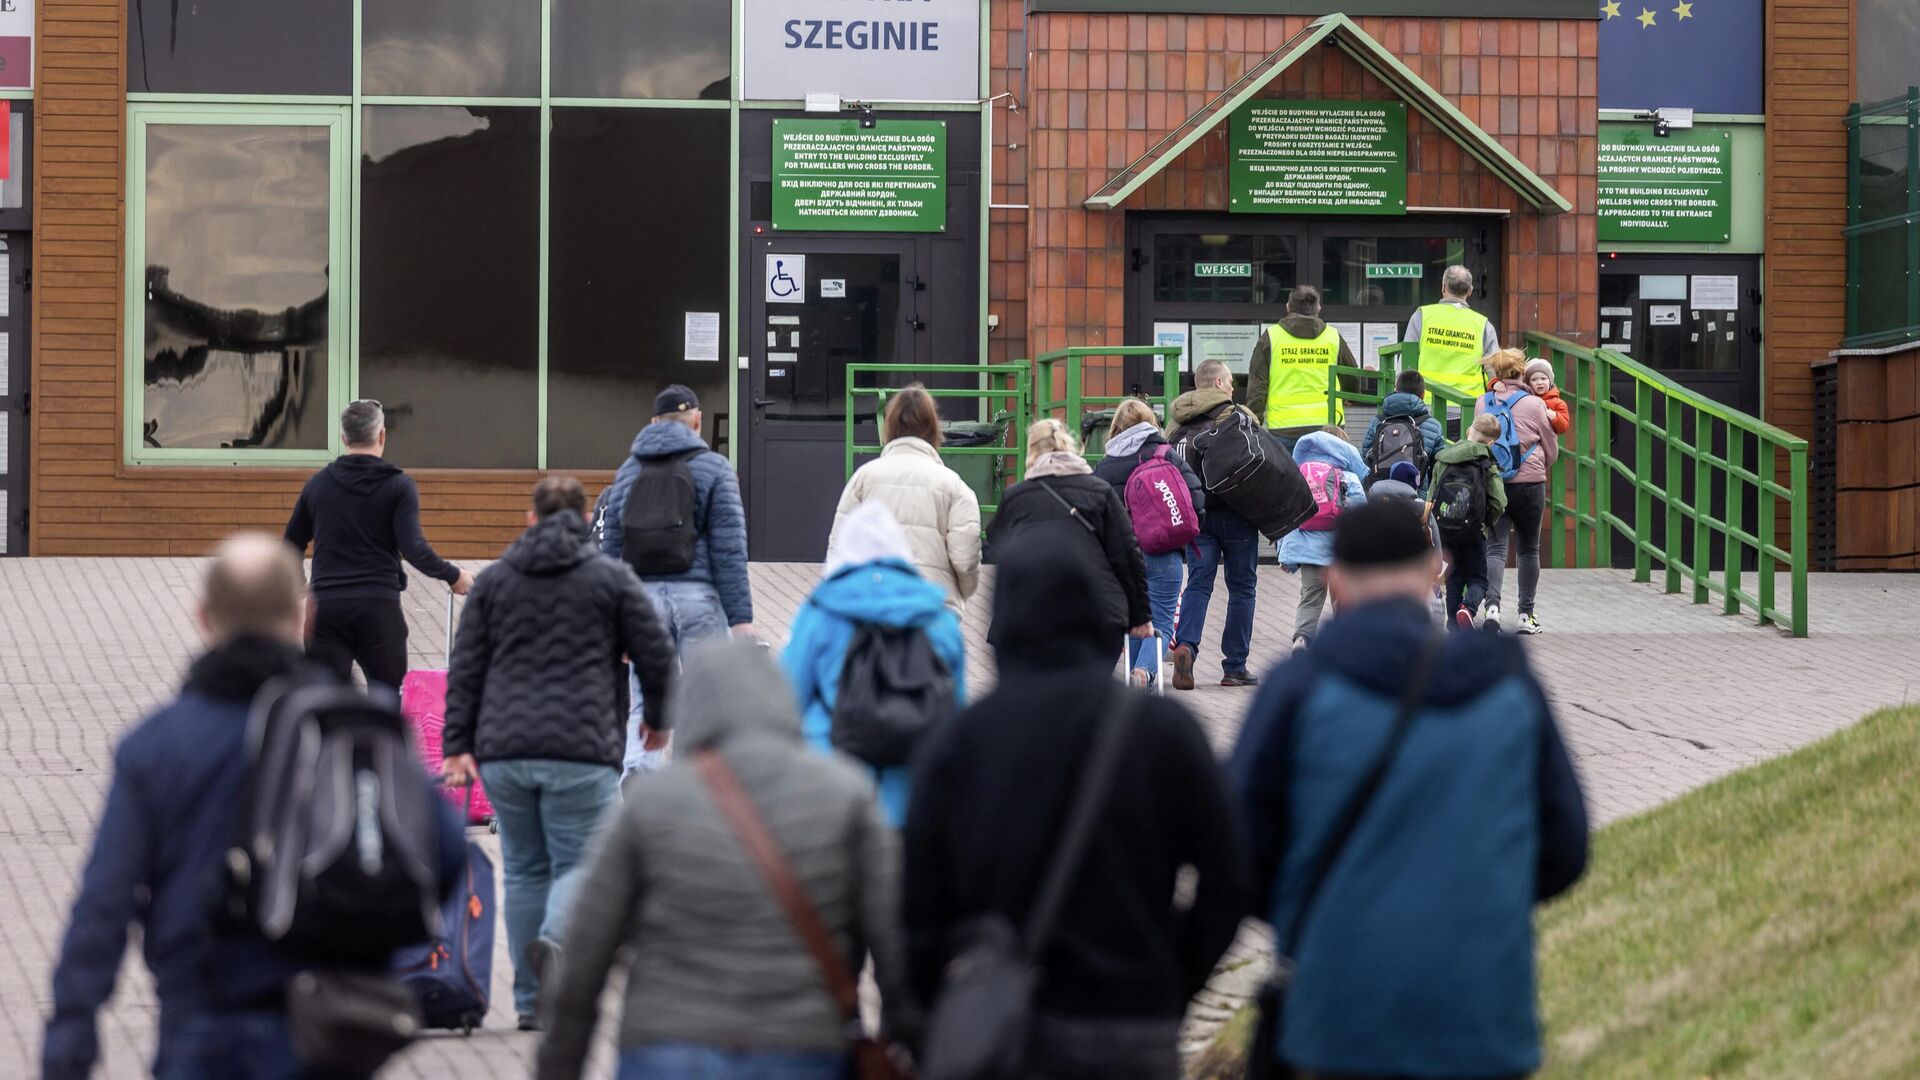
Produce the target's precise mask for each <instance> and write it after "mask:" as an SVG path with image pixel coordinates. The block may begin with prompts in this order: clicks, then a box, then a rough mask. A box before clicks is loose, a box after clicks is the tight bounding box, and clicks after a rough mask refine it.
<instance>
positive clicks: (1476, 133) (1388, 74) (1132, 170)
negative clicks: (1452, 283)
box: [1084, 14, 1573, 213]
mask: <svg viewBox="0 0 1920 1080" xmlns="http://www.w3.org/2000/svg"><path fill="white" fill-rule="evenodd" d="M1323 42H1324V43H1328V44H1331V45H1334V46H1337V47H1338V48H1339V49H1340V51H1342V52H1344V53H1346V54H1347V55H1348V56H1349V57H1352V58H1353V61H1354V62H1355V63H1357V64H1359V65H1360V66H1361V67H1363V68H1365V69H1366V70H1367V71H1368V72H1369V73H1370V74H1372V75H1373V76H1374V78H1377V79H1379V80H1380V81H1381V82H1383V83H1385V84H1386V86H1387V88H1388V89H1389V90H1392V91H1393V92H1394V93H1395V94H1396V95H1397V96H1399V97H1400V98H1401V99H1402V100H1404V101H1405V102H1406V103H1407V105H1408V107H1409V108H1411V109H1413V111H1415V112H1417V113H1419V114H1420V115H1421V116H1424V117H1426V118H1427V120H1428V121H1429V122H1430V123H1432V124H1433V125H1434V126H1435V127H1437V128H1439V129H1440V130H1441V131H1442V132H1443V133H1444V134H1446V136H1447V137H1448V138H1450V139H1452V140H1453V141H1454V142H1456V143H1459V144H1460V148H1461V149H1463V150H1465V151H1466V152H1467V153H1468V154H1470V155H1472V156H1473V158H1474V160H1476V161H1478V162H1479V163H1480V164H1482V165H1484V166H1486V167H1487V169H1488V170H1490V171H1491V172H1492V173H1493V174H1494V175H1495V176H1497V177H1499V178H1500V179H1501V180H1502V181H1504V182H1505V183H1506V185H1507V186H1508V187H1510V188H1512V189H1513V190H1514V191H1515V192H1517V193H1519V195H1520V197H1521V198H1522V199H1525V200H1526V201H1527V202H1528V203H1529V204H1530V205H1532V206H1533V207H1534V208H1535V209H1537V210H1540V211H1541V212H1543V213H1557V212H1560V213H1563V212H1566V211H1569V210H1572V209H1573V204H1572V203H1570V202H1568V201H1567V200H1566V199H1565V198H1563V197H1562V196H1561V194H1560V193H1559V192H1558V191H1555V190H1554V189H1553V185H1551V184H1549V183H1547V182H1546V181H1545V180H1543V179H1541V178H1540V175H1539V174H1538V173H1536V172H1534V171H1533V170H1532V169H1529V168H1527V167H1526V165H1524V164H1522V163H1521V161H1520V159H1519V158H1517V157H1515V156H1513V154H1512V153H1511V152H1510V151H1508V150H1507V148H1506V147H1504V146H1502V145H1500V141H1499V140H1498V139H1495V138H1494V137H1493V136H1491V135H1489V134H1487V132H1486V131H1485V129H1483V128H1481V127H1480V125H1478V124H1476V123H1474V122H1473V121H1472V120H1469V119H1467V115H1466V114H1465V113H1463V112H1461V111H1460V110H1459V109H1457V108H1455V107H1454V104H1453V102H1451V101H1448V100H1447V98H1446V95H1445V94H1442V93H1440V91H1438V90H1435V89H1434V88H1433V87H1432V86H1429V85H1428V84H1427V82H1426V80H1424V79H1422V78H1420V76H1418V75H1415V74H1414V73H1413V71H1412V69H1410V68H1408V67H1407V66H1406V65H1405V64H1403V63H1401V62H1400V59H1399V58H1398V57H1396V56H1394V55H1393V54H1392V53H1391V52H1388V51H1387V49H1386V47H1385V46H1383V45H1381V44H1380V43H1379V42H1377V41H1375V40H1373V38H1371V37H1369V36H1368V35H1367V32H1366V31H1364V30H1362V29H1360V27H1358V26H1356V25H1355V24H1354V22H1353V20H1352V19H1349V18H1347V17H1346V16H1345V15H1341V14H1333V15H1328V16H1325V17H1323V18H1320V19H1316V20H1314V21H1313V23H1311V24H1310V25H1309V26H1308V27H1307V28H1306V29H1305V30H1302V31H1301V32H1300V33H1298V34H1296V35H1294V37H1293V39H1292V40H1291V41H1289V42H1287V43H1286V44H1285V45H1282V46H1280V47H1279V48H1278V49H1275V50H1274V51H1273V52H1272V53H1271V54H1270V55H1268V56H1267V57H1266V59H1264V60H1262V61H1260V63H1258V64H1256V65H1254V67H1253V69H1252V70H1251V71H1248V72H1247V73H1246V74H1245V75H1242V76H1241V77H1240V80H1239V81H1238V82H1236V83H1234V84H1233V85H1232V86H1229V87H1227V88H1226V89H1225V90H1223V91H1221V93H1220V96H1218V97H1216V98H1214V99H1213V100H1212V101H1210V102H1208V103H1207V104H1206V106H1205V107H1204V108H1202V109H1201V110H1200V111H1199V112H1196V113H1194V114H1193V115H1192V116H1189V117H1187V119H1186V122H1185V123H1182V124H1181V125H1180V126H1179V127H1177V128H1174V129H1173V130H1172V131H1170V132H1168V133H1167V137H1166V138H1164V139H1161V140H1160V142H1159V143H1157V144H1156V145H1155V146H1154V147H1153V148H1152V149H1150V150H1148V151H1147V152H1146V153H1145V154H1143V155H1141V157H1140V158H1139V159H1138V160H1136V161H1134V162H1133V164H1131V165H1128V166H1127V167H1126V168H1125V169H1122V170H1121V171H1120V172H1118V173H1116V174H1114V177H1113V179H1111V180H1108V181H1107V182H1106V184H1105V186H1103V187H1101V189H1100V190H1099V191H1096V192H1094V193H1093V194H1092V195H1089V196H1088V197H1087V201H1086V203H1085V204H1084V205H1085V206H1086V207H1087V208H1088V209H1089V210H1113V209H1116V208H1118V207H1119V206H1120V205H1121V204H1122V203H1124V202H1126V200H1127V197H1128V196H1130V195H1132V194H1133V193H1134V192H1135V191H1137V190H1139V188H1140V185H1142V184H1144V183H1146V182H1147V181H1148V180H1150V179H1152V178H1153V176H1154V174H1156V173H1158V172H1159V171H1160V170H1161V169H1164V168H1166V167H1167V165H1169V164H1170V163H1172V162H1173V160H1174V159H1175V158H1178V157H1179V156H1180V155H1181V154H1183V153H1185V152H1186V151H1187V148H1188V147H1191V146H1192V145H1193V144H1194V143H1196V142H1198V141H1200V137H1201V136H1203V135H1205V134H1206V133H1208V132H1209V131H1212V130H1213V129H1214V128H1216V127H1219V126H1220V124H1221V123H1222V122H1224V121H1225V120H1226V119H1227V117H1229V116H1232V115H1233V111H1234V110H1235V109H1238V108H1239V107H1240V106H1241V105H1243V104H1245V103H1246V102H1248V101H1250V100H1252V99H1253V98H1254V97H1255V96H1256V95H1258V94H1259V93H1260V91H1262V90H1264V89H1266V87H1267V84H1269V83H1271V82H1273V81H1274V80H1275V79H1277V78H1279V77H1280V75H1281V73H1282V72H1284V71H1286V70H1287V69H1288V68H1290V67H1292V66H1293V65H1294V63H1295V62H1297V61H1298V60H1300V58H1302V57H1304V56H1306V55H1308V54H1309V53H1311V52H1312V51H1313V50H1314V49H1316V48H1318V47H1319V46H1320V45H1321V44H1322V43H1323Z"/></svg>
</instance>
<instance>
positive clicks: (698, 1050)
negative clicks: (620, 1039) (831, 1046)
mask: <svg viewBox="0 0 1920 1080" xmlns="http://www.w3.org/2000/svg"><path fill="white" fill-rule="evenodd" d="M846 1066H847V1059H846V1055H845V1054H842V1053H840V1052H838V1051H821V1050H728V1049H724V1048H722V1047H717V1046H696V1045H694V1044H693V1043H652V1044H649V1045H647V1046H636V1047H633V1048H631V1049H627V1050H622V1051H621V1052H620V1073H619V1080H839V1077H840V1076H841V1075H842V1073H843V1072H844V1070H845V1069H846Z"/></svg>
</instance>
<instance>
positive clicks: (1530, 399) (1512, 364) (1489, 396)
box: [1478, 349, 1560, 634]
mask: <svg viewBox="0 0 1920 1080" xmlns="http://www.w3.org/2000/svg"><path fill="white" fill-rule="evenodd" d="M1486 364H1487V368H1488V370H1489V371H1491V372H1492V374H1493V378H1494V383H1493V388H1492V389H1491V390H1488V391H1487V393H1486V395H1485V396H1484V397H1482V398H1481V399H1480V406H1479V409H1478V411H1479V412H1482V413H1485V412H1489V411H1492V410H1493V409H1494V407H1495V405H1496V403H1497V404H1499V405H1503V406H1505V407H1507V408H1510V409H1511V410H1512V411H1513V429H1514V434H1515V435H1517V436H1518V437H1519V439H1520V453H1521V455H1522V456H1521V460H1520V468H1519V471H1517V472H1515V473H1514V474H1513V475H1512V476H1510V477H1507V478H1506V482H1507V512H1506V514H1505V515H1503V516H1502V517H1501V518H1500V520H1499V521H1497V522H1495V523H1494V526H1493V536H1492V538H1491V539H1489V540H1488V541H1487V604H1486V616H1485V618H1484V619H1483V620H1482V625H1485V626H1490V627H1492V628H1494V629H1496V630H1497V629H1499V628H1500V586H1501V585H1502V584H1503V579H1504V578H1505V577H1506V573H1507V537H1508V536H1510V535H1512V534H1514V533H1518V534H1519V536H1520V559H1519V562H1520V619H1519V630H1520V632H1521V633H1523V634H1537V633H1539V632H1540V630H1541V626H1540V620H1539V619H1538V618H1536V617H1535V616H1534V613H1533V599H1534V593H1535V591H1537V590H1538V589H1539V587H1540V530H1541V528H1542V526H1543V522H1544V520H1545V518H1546V512H1547V477H1548V475H1549V472H1548V470H1550V469H1552V468H1553V463H1554V460H1555V459H1556V458H1558V457H1559V456H1560V437H1559V436H1558V435H1555V434H1554V433H1553V415H1552V414H1551V413H1550V412H1548V411H1547V406H1546V403H1545V402H1543V401H1541V400H1540V399H1539V398H1537V397H1535V396H1534V395H1533V393H1532V392H1531V391H1530V390H1528V389H1527V384H1526V374H1527V357H1526V354H1525V353H1523V352H1521V351H1520V350H1519V349H1502V350H1500V351H1499V352H1497V353H1494V354H1493V355H1492V356H1489V357H1487V360H1486Z"/></svg>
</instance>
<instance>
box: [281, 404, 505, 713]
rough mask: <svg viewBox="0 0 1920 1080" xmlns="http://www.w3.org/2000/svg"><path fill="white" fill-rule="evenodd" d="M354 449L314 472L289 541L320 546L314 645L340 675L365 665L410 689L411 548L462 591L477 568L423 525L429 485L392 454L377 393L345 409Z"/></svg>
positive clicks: (364, 670) (345, 432)
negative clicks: (404, 600)
mask: <svg viewBox="0 0 1920 1080" xmlns="http://www.w3.org/2000/svg"><path fill="white" fill-rule="evenodd" d="M340 441H341V442H343V443H344V444H346V447H347V452H346V453H345V454H342V455H341V456H340V457H338V458H335V459H334V461H333V463H332V464H330V465H328V466H327V467H326V468H324V469H321V470H320V471H319V472H317V473H314V474H313V476H312V477H311V478H309V479H308V480H307V486H306V487H304V488H301V489H300V499H299V501H298V502H296V503H294V504H293V516H292V517H291V518H289V519H287V531H286V537H287V543H289V544H292V545H293V546H294V547H296V548H299V549H300V552H301V554H303V555H304V554H305V553H306V550H307V545H308V544H312V545H313V585H312V588H313V606H314V612H313V622H312V628H311V630H310V631H309V633H308V645H307V647H308V651H309V652H310V654H311V655H312V656H313V658H314V659H315V660H317V661H319V662H321V663H323V664H326V665H327V666H328V667H330V668H332V669H333V671H334V673H335V674H337V675H339V676H340V678H342V679H345V678H347V677H348V675H349V674H350V673H351V671H352V668H353V665H354V664H355V663H356V662H357V663H358V664H359V665H360V672H361V674H363V675H365V676H366V677H367V682H369V683H382V684H384V685H386V686H390V687H393V688H394V689H396V690H397V689H399V688H400V680H401V679H403V678H405V677H406V674H407V620H406V617H405V616H404V615H402V614H401V613H400V593H401V591H402V590H404V589H405V588H406V587H407V573H406V571H405V570H402V569H401V568H400V559H401V558H402V557H404V558H405V559H406V560H407V561H408V562H410V563H412V564H413V565H414V568H415V569H417V570H419V571H420V572H421V573H423V574H425V575H427V576H428V577H431V578H435V579H438V580H440V581H444V582H446V583H447V584H449V585H451V586H452V587H453V591H454V592H456V593H465V592H466V591H467V590H468V589H469V588H472V586H473V575H472V574H469V573H467V572H466V571H465V570H462V569H460V568H459V567H457V566H455V565H453V564H452V563H450V562H448V561H446V560H445V559H442V558H441V557H440V556H439V555H437V554H435V553H434V550H433V547H432V545H430V544H428V543H427V538H426V537H425V536H423V535H422V534H421V532H420V491H419V489H418V488H416V487H414V486H413V478H412V477H410V476H408V475H407V474H406V473H404V472H402V471H400V467H399V466H398V465H394V464H391V463H389V462H388V461H387V460H386V458H385V455H386V452H387V416H386V413H385V412H383V411H381V408H380V403H379V402H377V401H356V402H354V403H353V404H351V405H348V406H347V407H346V410H345V411H343V412H342V413H341V414H340Z"/></svg>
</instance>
